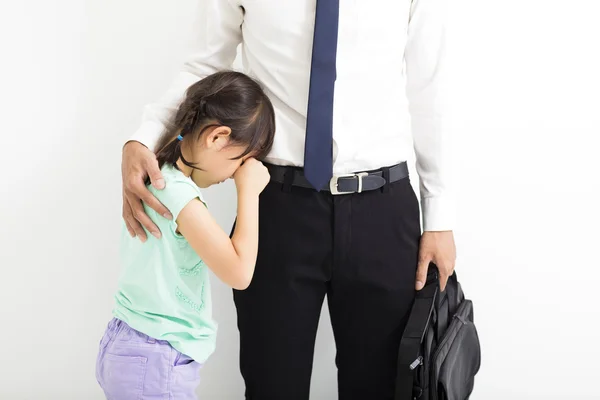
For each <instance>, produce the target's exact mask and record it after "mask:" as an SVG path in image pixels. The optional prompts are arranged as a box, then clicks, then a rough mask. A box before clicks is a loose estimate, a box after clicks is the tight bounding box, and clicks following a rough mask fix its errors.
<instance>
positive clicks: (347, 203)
mask: <svg viewBox="0 0 600 400" xmlns="http://www.w3.org/2000/svg"><path fill="white" fill-rule="evenodd" d="M259 218H260V225H259V231H260V234H259V251H258V260H257V264H256V271H255V274H254V278H253V281H252V283H251V284H250V287H249V288H248V289H247V290H245V291H234V300H235V304H236V308H237V314H238V327H239V331H240V364H241V372H242V376H243V378H244V380H245V384H246V399H248V400H307V399H308V398H309V390H310V378H311V371H312V363H313V352H314V342H315V336H316V332H317V324H318V321H319V316H320V312H321V307H322V304H323V299H324V297H325V295H327V296H328V297H327V298H328V304H329V312H330V316H331V323H332V328H333V333H334V337H335V344H336V350H337V353H336V365H337V368H338V392H339V399H340V400H388V399H393V393H394V378H395V373H396V362H397V359H398V348H399V343H400V337H401V335H402V331H403V329H404V326H405V324H406V320H407V318H408V312H409V310H410V306H411V303H412V300H413V298H414V293H415V292H414V286H415V273H416V267H417V257H418V244H419V239H420V236H421V231H420V221H419V204H418V201H417V197H416V195H415V192H414V191H413V189H412V186H411V185H410V183H409V179H408V178H405V179H402V180H400V181H397V182H394V183H390V184H387V185H386V187H384V188H382V189H378V190H375V191H369V192H363V193H355V194H347V195H338V196H333V195H331V194H330V193H328V192H317V191H315V190H311V189H306V188H301V187H295V186H290V185H285V184H281V183H275V182H271V183H269V185H268V186H267V188H266V189H265V191H264V192H263V193H262V194H261V197H260V217H259ZM313 400H329V399H313ZM332 400H334V399H332Z"/></svg>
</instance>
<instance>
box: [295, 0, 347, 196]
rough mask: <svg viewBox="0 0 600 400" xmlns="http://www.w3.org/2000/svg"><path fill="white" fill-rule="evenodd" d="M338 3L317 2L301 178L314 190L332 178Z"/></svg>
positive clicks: (321, 187) (335, 0)
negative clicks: (302, 174)
mask: <svg viewBox="0 0 600 400" xmlns="http://www.w3.org/2000/svg"><path fill="white" fill-rule="evenodd" d="M339 6H340V2H339V0H317V10H316V15H315V34H314V39H313V52H312V63H311V69H310V90H309V94H308V110H307V115H306V141H305V143H304V175H305V176H306V178H307V179H308V181H309V182H310V183H311V184H312V185H313V187H314V188H315V189H317V190H321V189H323V186H325V184H326V183H327V182H329V180H330V179H331V177H332V175H333V135H332V130H333V88H334V84H335V77H336V69H335V57H336V51H337V39H338V20H339Z"/></svg>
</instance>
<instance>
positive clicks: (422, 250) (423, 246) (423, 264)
mask: <svg viewBox="0 0 600 400" xmlns="http://www.w3.org/2000/svg"><path fill="white" fill-rule="evenodd" d="M431 261H433V262H434V263H435V264H436V265H437V267H438V270H439V272H440V290H441V291H444V289H446V283H447V282H448V278H449V277H450V276H451V275H452V272H453V271H454V265H455V262H456V246H455V245H454V234H453V233H452V231H440V232H423V235H422V236H421V243H420V245H419V266H418V268H417V282H416V289H417V290H421V289H423V286H425V281H426V280H427V269H428V268H429V263H430V262H431Z"/></svg>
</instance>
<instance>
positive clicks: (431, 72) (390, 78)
mask: <svg viewBox="0 0 600 400" xmlns="http://www.w3.org/2000/svg"><path fill="white" fill-rule="evenodd" d="M446 3H447V0H412V1H411V0H369V1H365V0H340V17H339V36H338V49H337V80H336V84H335V99H334V118H333V157H334V158H333V169H334V174H343V173H350V172H360V171H366V170H372V169H377V168H380V167H383V166H390V165H393V164H397V163H398V162H401V161H404V160H407V159H408V157H409V154H410V152H411V151H412V148H413V144H414V150H415V154H416V161H417V165H416V169H417V172H418V174H419V178H420V192H421V193H420V194H421V206H422V210H423V225H424V226H423V227H424V229H425V230H428V231H431V230H450V229H452V225H453V215H454V205H453V200H452V195H451V194H450V188H449V182H448V180H449V177H448V174H449V172H448V171H449V170H448V169H449V167H450V166H449V159H448V154H447V153H448V151H449V147H450V146H449V143H447V142H448V138H447V132H446V129H445V128H444V105H445V104H444V99H443V94H444V93H443V92H444V90H443V84H444V81H445V78H444V76H443V74H444V60H443V56H444V50H445V44H444V42H445V32H444V31H445V29H444V27H445V18H446V10H445V9H446ZM314 18H315V0H200V1H199V9H198V21H197V22H196V24H195V31H196V33H195V35H196V36H195V39H196V41H195V43H194V46H195V47H194V49H195V51H194V52H193V54H191V55H190V57H189V58H188V60H187V61H186V63H185V65H184V66H183V69H182V71H181V73H180V74H179V76H178V77H177V78H176V80H175V81H174V82H173V85H172V86H171V88H170V89H169V90H168V92H167V93H166V95H165V96H164V97H163V98H162V99H161V100H160V101H159V102H157V103H155V104H150V105H148V106H147V107H146V109H145V113H144V116H143V122H142V125H141V126H140V128H139V129H138V130H137V132H136V133H135V134H134V136H133V137H132V140H137V141H139V142H141V143H143V144H145V145H146V146H147V147H148V148H151V149H152V148H153V147H154V145H155V143H156V142H157V140H158V138H159V136H160V135H161V133H162V132H163V131H164V126H165V124H166V123H167V121H168V120H169V118H170V117H171V116H172V115H173V113H174V111H175V109H176V107H177V105H178V103H179V102H180V101H181V99H182V96H183V94H184V91H185V90H186V89H187V88H188V87H189V86H190V85H191V84H193V83H194V82H196V81H198V80H199V79H201V78H203V77H205V76H207V75H209V74H211V73H214V72H216V71H219V70H223V69H230V68H231V66H232V63H233V61H234V59H235V56H236V51H237V46H238V45H239V44H240V43H241V44H242V50H241V51H242V55H243V60H242V63H243V65H244V72H245V73H246V74H248V75H250V76H253V77H255V78H257V79H258V80H259V81H260V82H261V83H262V84H263V86H264V87H265V90H266V92H267V94H268V95H269V97H270V99H271V101H272V102H273V106H274V107H275V113H276V124H277V132H276V134H275V143H274V145H273V150H272V151H271V153H270V155H269V157H268V159H267V160H266V161H267V162H270V163H273V164H279V165H294V166H302V163H303V159H304V137H305V132H306V111H307V104H308V91H309V80H310V65H311V54H312V40H313V33H314ZM411 132H412V135H411ZM411 138H412V141H411Z"/></svg>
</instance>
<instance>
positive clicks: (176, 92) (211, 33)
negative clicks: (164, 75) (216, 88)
mask: <svg viewBox="0 0 600 400" xmlns="http://www.w3.org/2000/svg"><path fill="white" fill-rule="evenodd" d="M234 3H235V1H234V0H199V7H198V10H197V15H198V17H197V19H196V22H195V24H194V42H193V46H194V52H193V54H191V55H190V56H189V57H188V58H187V61H186V62H185V63H184V65H183V68H182V70H181V71H180V73H179V75H178V76H177V77H176V78H175V80H174V81H173V83H172V84H171V86H170V88H169V89H168V90H167V92H166V93H165V94H164V95H163V96H162V98H161V99H160V100H159V101H157V102H155V103H152V104H148V105H147V106H146V107H145V108H144V113H143V116H142V123H141V125H140V127H139V128H138V130H137V131H136V132H135V133H134V134H133V136H132V137H131V138H130V140H135V141H138V142H140V143H142V144H143V145H145V146H146V147H148V148H149V149H154V146H155V145H156V143H157V142H158V139H159V137H160V135H161V134H162V132H163V131H164V130H165V126H166V124H167V123H168V121H169V120H170V119H171V117H172V116H173V114H174V113H175V111H176V110H177V107H178V105H179V103H180V102H181V100H182V99H183V96H184V94H185V91H186V90H187V88H189V87H190V86H191V85H192V84H194V83H196V82H197V81H199V80H200V79H202V78H204V77H206V76H208V75H210V74H213V73H215V72H217V71H220V70H224V69H230V68H231V67H232V64H233V61H234V60H235V56H236V51H237V46H238V45H239V44H240V42H241V40H242V32H241V25H242V22H243V18H244V16H243V9H242V8H241V6H240V5H238V4H234Z"/></svg>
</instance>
